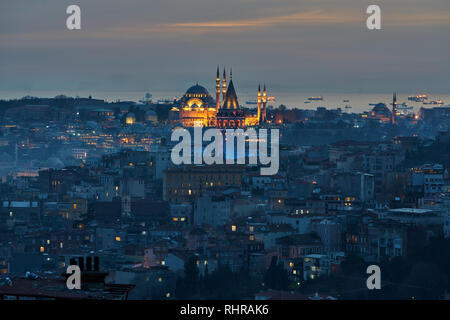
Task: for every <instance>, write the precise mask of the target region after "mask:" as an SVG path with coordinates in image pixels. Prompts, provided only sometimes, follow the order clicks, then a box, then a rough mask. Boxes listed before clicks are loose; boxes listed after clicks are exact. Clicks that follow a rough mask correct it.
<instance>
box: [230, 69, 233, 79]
mask: <svg viewBox="0 0 450 320" xmlns="http://www.w3.org/2000/svg"><path fill="white" fill-rule="evenodd" d="M231 80H233V69H232V68H230V81H231Z"/></svg>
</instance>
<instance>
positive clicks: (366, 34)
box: [0, 0, 450, 98]
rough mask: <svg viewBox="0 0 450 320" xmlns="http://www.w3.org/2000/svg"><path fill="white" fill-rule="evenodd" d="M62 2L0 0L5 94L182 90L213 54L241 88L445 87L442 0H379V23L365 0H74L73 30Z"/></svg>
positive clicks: (208, 66)
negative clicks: (76, 25) (370, 19)
mask: <svg viewBox="0 0 450 320" xmlns="http://www.w3.org/2000/svg"><path fill="white" fill-rule="evenodd" d="M70 4H72V2H71V1H66V0H65V1H59V0H43V1H31V2H30V1H2V3H1V4H0V29H1V33H0V88H1V93H2V94H3V95H5V96H7V97H11V96H13V95H14V93H15V92H17V94H19V93H20V94H22V93H28V94H32V95H39V93H40V92H45V91H47V92H48V91H51V92H54V91H57V92H60V93H65V92H69V93H76V92H81V93H84V92H88V91H89V92H92V93H93V94H94V95H95V93H96V92H102V91H108V92H115V96H117V95H120V92H128V91H134V92H143V93H144V92H147V91H150V92H152V93H153V92H158V91H159V92H175V93H176V92H180V94H182V93H183V92H184V90H185V88H186V87H187V86H188V85H191V84H192V83H193V82H196V81H199V82H201V83H203V84H204V85H209V83H210V82H211V80H212V79H214V78H213V77H214V70H215V66H216V65H217V64H220V65H221V66H226V67H233V68H234V70H235V71H236V76H238V78H237V80H236V82H237V83H236V85H237V88H238V91H241V92H250V91H252V92H253V91H254V90H255V86H256V85H257V84H258V82H261V81H265V82H267V83H268V84H269V85H270V88H271V90H272V91H274V92H276V93H277V95H278V96H280V95H282V94H283V93H286V94H289V93H291V94H292V93H293V92H319V93H329V92H330V93H331V92H334V93H340V92H343V93H391V92H392V91H393V90H396V91H400V92H405V93H416V92H417V93H419V92H434V93H447V92H448V74H450V63H449V62H450V58H449V55H448V52H449V51H450V41H445V39H449V34H450V9H449V7H448V3H447V1H446V0H430V1H419V0H398V1H377V4H378V5H379V6H380V7H381V13H382V29H381V30H377V31H371V30H368V29H367V28H366V24H365V21H366V19H367V16H368V15H367V14H366V12H365V11H366V8H367V6H368V5H369V4H371V1H366V0H364V1H360V3H358V4H357V5H355V2H354V1H349V0H344V1H339V2H337V1H331V0H324V1H312V0H308V1H292V0H288V1H276V2H274V1H269V0H262V1H254V0H230V1H210V0H192V1H184V0H170V1H163V0H153V1H142V0H141V1H138V0H131V1H118V0H108V1H106V0H97V1H86V0H81V1H77V5H79V6H80V8H81V20H82V29H81V30H74V31H69V30H67V29H66V27H65V21H66V18H67V14H66V13H65V11H66V8H67V6H68V5H70ZM210 89H212V88H210ZM105 98H108V97H105Z"/></svg>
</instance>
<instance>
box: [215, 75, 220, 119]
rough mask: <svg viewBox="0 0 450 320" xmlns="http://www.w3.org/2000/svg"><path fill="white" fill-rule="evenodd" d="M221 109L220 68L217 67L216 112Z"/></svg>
mask: <svg viewBox="0 0 450 320" xmlns="http://www.w3.org/2000/svg"><path fill="white" fill-rule="evenodd" d="M219 108H220V74H219V66H217V76H216V111H219Z"/></svg>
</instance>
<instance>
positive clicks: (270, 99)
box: [245, 96, 276, 105]
mask: <svg viewBox="0 0 450 320" xmlns="http://www.w3.org/2000/svg"><path fill="white" fill-rule="evenodd" d="M275 101H276V99H275V97H272V96H271V97H267V102H269V103H270V102H275ZM245 104H248V105H252V104H258V100H248V101H246V102H245Z"/></svg>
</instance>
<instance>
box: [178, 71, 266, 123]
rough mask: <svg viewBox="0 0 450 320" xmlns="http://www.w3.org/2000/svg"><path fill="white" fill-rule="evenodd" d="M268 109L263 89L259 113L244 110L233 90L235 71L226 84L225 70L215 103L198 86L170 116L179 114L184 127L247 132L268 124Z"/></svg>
mask: <svg viewBox="0 0 450 320" xmlns="http://www.w3.org/2000/svg"><path fill="white" fill-rule="evenodd" d="M221 98H222V102H221ZM266 106H267V92H266V86H265V85H264V90H263V92H262V93H261V87H260V86H259V87H258V109H257V112H256V113H254V112H249V111H247V110H244V109H242V108H241V107H240V105H239V100H238V97H237V94H236V90H235V88H234V84H233V73H232V71H230V81H229V83H228V84H227V75H226V71H225V69H224V71H223V76H222V79H220V73H219V68H217V75H216V99H215V100H214V99H213V98H212V96H211V95H210V94H209V92H208V90H206V88H204V87H203V86H201V85H199V84H198V83H197V84H196V85H194V86H192V87H190V88H189V89H188V90H187V91H186V93H185V94H184V96H183V97H182V98H181V99H180V100H179V102H178V103H177V105H176V106H174V108H173V109H172V110H171V113H172V114H174V113H176V114H177V116H176V117H175V118H176V119H177V121H179V122H180V123H181V125H182V126H183V127H194V126H196V125H197V124H201V126H203V127H218V128H244V127H247V126H257V125H259V124H261V123H264V122H266Z"/></svg>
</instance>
